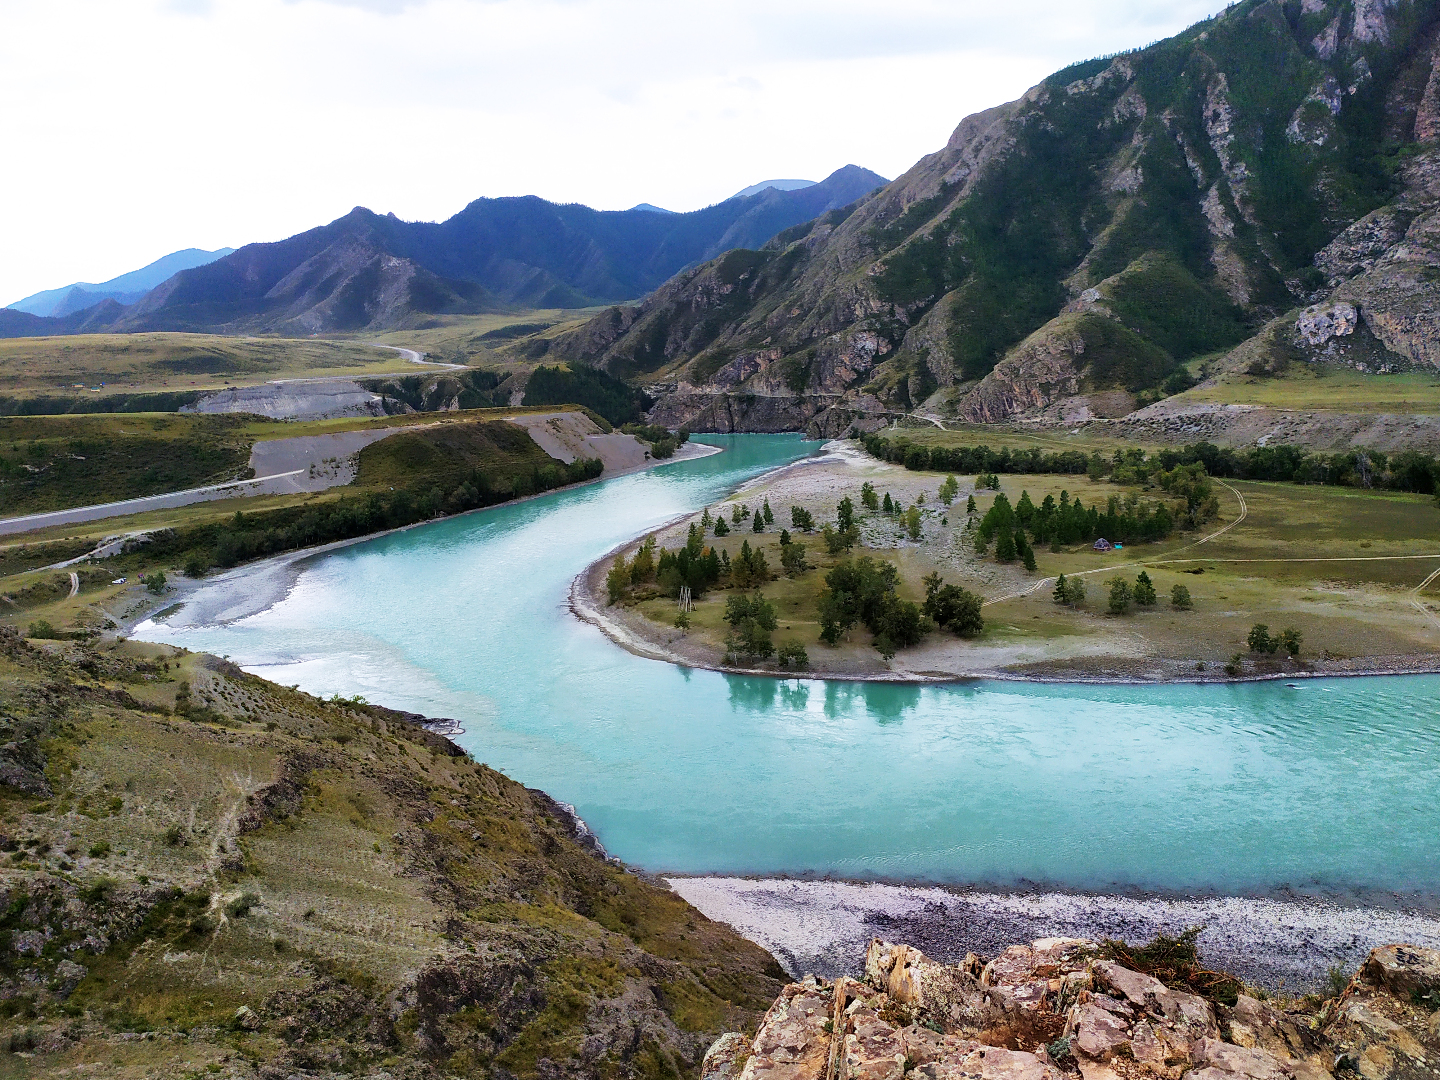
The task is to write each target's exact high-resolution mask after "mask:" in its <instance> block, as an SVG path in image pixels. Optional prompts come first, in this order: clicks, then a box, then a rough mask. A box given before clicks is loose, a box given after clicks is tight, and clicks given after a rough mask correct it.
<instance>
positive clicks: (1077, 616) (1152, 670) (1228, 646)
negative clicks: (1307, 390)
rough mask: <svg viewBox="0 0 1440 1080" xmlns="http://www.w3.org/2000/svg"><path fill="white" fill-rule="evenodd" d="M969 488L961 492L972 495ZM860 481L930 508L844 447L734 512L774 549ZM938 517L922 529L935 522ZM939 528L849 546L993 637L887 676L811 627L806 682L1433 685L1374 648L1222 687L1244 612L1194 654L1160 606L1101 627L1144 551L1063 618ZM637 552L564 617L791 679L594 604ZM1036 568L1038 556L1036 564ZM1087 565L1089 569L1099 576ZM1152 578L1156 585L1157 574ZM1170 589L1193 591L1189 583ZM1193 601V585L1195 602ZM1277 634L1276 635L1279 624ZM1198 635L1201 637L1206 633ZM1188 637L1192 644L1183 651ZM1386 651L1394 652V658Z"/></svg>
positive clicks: (772, 476)
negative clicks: (963, 609)
mask: <svg viewBox="0 0 1440 1080" xmlns="http://www.w3.org/2000/svg"><path fill="white" fill-rule="evenodd" d="M973 479H974V478H966V480H967V481H972V482H973ZM867 480H868V481H870V482H871V483H873V484H874V485H875V487H876V488H877V490H880V491H886V492H890V493H891V494H892V495H893V496H894V497H895V498H896V499H897V501H899V502H901V503H905V504H909V503H913V502H914V501H915V500H916V499H918V498H919V497H920V496H921V494H922V493H928V495H929V498H930V505H932V506H934V505H936V504H935V488H936V485H937V483H938V478H937V477H936V476H935V475H934V474H926V473H916V472H910V471H908V470H905V469H902V468H900V467H898V466H894V465H890V464H887V463H885V462H881V461H877V460H875V459H874V458H871V457H870V456H869V455H867V454H865V453H864V452H863V451H861V450H859V449H858V448H857V447H856V446H855V445H854V444H852V443H848V442H841V441H836V442H832V443H829V444H827V445H826V447H825V452H824V453H823V454H822V455H820V456H817V457H814V458H809V459H806V460H804V461H800V462H796V463H794V464H791V465H787V466H784V467H782V468H780V469H776V470H774V471H773V472H770V473H767V474H765V475H763V476H760V477H757V478H756V479H754V480H752V481H750V482H749V483H747V484H746V485H744V486H743V487H742V488H740V489H739V490H738V491H737V492H736V493H735V495H734V496H733V497H732V498H733V500H735V501H742V502H746V503H748V504H751V505H758V504H759V503H760V501H761V500H763V499H768V500H769V501H770V503H771V505H772V507H774V508H775V509H776V513H777V518H776V523H775V525H774V526H772V528H771V530H770V532H769V534H762V536H761V537H758V538H752V539H759V540H765V541H773V539H774V534H776V533H778V531H779V528H780V526H781V525H782V524H788V517H789V514H788V508H789V507H790V506H791V505H799V506H804V507H807V508H808V509H811V510H812V512H814V514H815V517H816V519H817V520H824V519H827V518H830V517H833V515H834V507H835V505H836V503H837V502H838V501H839V500H840V499H841V498H842V497H844V496H845V495H850V496H851V497H852V498H857V500H858V493H859V488H860V485H861V484H862V483H864V482H865V481H867ZM1004 480H1005V483H1006V485H1007V486H1010V485H1011V484H1013V483H1021V482H1029V483H1030V484H1031V486H1032V487H1033V486H1035V481H1036V478H1034V477H1013V478H1012V477H1005V478H1004ZM1060 480H1061V482H1068V483H1070V484H1071V485H1072V486H1075V485H1078V484H1083V483H1084V479H1083V478H1060ZM971 494H977V495H978V496H979V497H980V498H981V499H982V500H983V499H985V498H987V497H988V495H989V493H986V492H979V493H977V492H975V491H974V489H973V488H972V487H968V486H966V485H964V484H962V488H961V491H960V494H959V497H958V499H957V500H956V502H955V504H954V508H953V509H952V510H951V511H950V512H951V513H952V514H954V515H958V516H959V517H960V518H961V519H962V520H963V507H964V505H965V501H966V499H967V497H968V496H969V495H971ZM1017 496H1018V491H1015V492H1011V493H1010V498H1011V499H1012V501H1014V500H1015V499H1016V497H1017ZM1036 501H1037V502H1038V501H1039V499H1038V498H1037V499H1036ZM982 505H983V502H982ZM939 516H940V515H939V514H936V515H934V517H935V518H938V517H939ZM699 517H700V515H699V514H691V515H686V516H684V517H681V518H678V519H676V520H675V521H674V522H672V523H670V524H669V525H667V526H665V527H663V528H661V529H659V530H657V531H656V532H655V533H654V534H652V535H654V536H655V537H656V539H657V542H658V543H659V545H660V546H662V547H669V548H671V549H672V550H673V549H675V548H677V547H679V546H681V545H683V544H684V542H685V536H686V531H687V530H688V528H689V525H690V523H691V522H693V521H696V520H698V519H699ZM938 525H939V523H938V521H934V520H932V521H930V522H929V523H927V525H926V533H925V537H924V539H923V541H922V542H919V543H917V542H914V541H911V540H908V539H906V538H905V537H904V536H902V535H901V534H900V532H899V530H898V528H897V527H896V526H895V525H894V524H893V519H889V520H886V519H883V518H882V519H877V517H876V516H874V515H871V516H869V517H868V518H867V517H865V516H862V519H861V543H862V546H863V548H864V549H866V553H868V554H876V555H879V556H880V557H882V558H888V559H891V560H892V561H894V562H896V563H897V565H898V566H899V567H900V570H901V575H902V578H907V579H911V580H912V589H913V588H914V582H916V581H918V580H919V579H920V578H921V577H922V576H923V575H924V574H926V573H929V572H937V573H940V574H941V575H942V576H943V577H945V578H946V579H947V580H951V581H956V582H957V583H959V584H962V585H963V586H964V587H966V588H968V589H970V590H972V591H974V592H977V593H979V594H980V595H981V596H982V597H985V598H986V599H987V601H988V602H987V605H986V609H985V617H986V619H987V624H988V623H989V622H991V621H994V622H995V623H997V624H998V626H999V632H996V633H992V634H987V635H986V636H985V637H983V638H981V639H978V640H973V641H971V640H962V639H959V638H956V637H955V636H953V635H952V634H949V633H946V632H943V631H937V632H935V633H932V634H930V635H929V636H928V637H927V638H926V639H925V641H924V642H922V643H921V644H920V645H919V646H917V647H915V648H911V649H906V650H904V651H902V652H901V653H899V654H897V655H896V656H895V658H894V659H893V660H892V661H890V662H889V663H886V662H885V661H884V660H883V659H882V658H881V656H880V655H879V654H878V653H877V652H876V651H875V650H874V649H873V648H872V647H870V645H869V643H868V635H867V634H865V633H864V632H863V630H859V631H857V632H856V635H855V636H856V637H857V638H863V639H865V640H861V641H856V642H847V643H842V644H841V645H840V646H838V647H835V648H831V647H827V646H825V645H824V644H821V643H820V642H818V641H817V640H815V636H816V635H815V634H814V633H813V630H814V628H813V627H809V628H807V629H808V630H809V631H811V632H810V634H809V637H808V639H807V638H802V639H801V640H802V643H803V644H804V645H805V646H806V648H807V650H808V652H809V657H810V668H809V670H808V671H807V672H806V674H807V675H808V676H812V677H825V678H839V679H851V680H876V681H904V682H937V681H955V680H965V679H979V678H987V679H1009V680H1025V681H1037V682H1060V683H1074V682H1093V683H1147V682H1222V683H1223V682H1235V681H1256V680H1273V679H1279V680H1298V679H1308V678H1316V677H1327V676H1344V675H1382V674H1384V675H1397V674H1429V673H1435V672H1440V650H1437V651H1436V652H1434V653H1429V654H1426V653H1414V652H1410V651H1405V650H1404V649H1403V646H1404V645H1407V644H1408V642H1407V641H1403V640H1401V641H1391V640H1386V639H1382V638H1378V637H1377V638H1375V639H1374V641H1375V646H1376V647H1374V648H1373V650H1372V651H1371V652H1370V654H1369V655H1361V656H1353V655H1352V656H1338V655H1334V654H1332V653H1328V652H1327V653H1325V654H1323V655H1322V656H1320V657H1313V656H1307V657H1305V658H1304V659H1302V660H1300V661H1298V662H1296V661H1280V660H1272V661H1263V662H1261V663H1258V664H1257V663H1255V662H1254V661H1253V660H1252V661H1250V662H1248V663H1246V664H1245V665H1244V666H1243V669H1242V671H1241V673H1240V674H1239V675H1238V676H1231V675H1229V674H1227V673H1226V672H1225V670H1224V665H1225V662H1226V661H1227V660H1228V659H1229V658H1230V656H1231V654H1232V653H1234V652H1237V651H1241V650H1243V635H1244V632H1245V630H1247V629H1248V626H1249V621H1262V620H1264V619H1266V618H1267V617H1266V616H1265V615H1263V614H1261V615H1259V616H1257V617H1255V618H1253V619H1249V621H1246V620H1247V619H1248V618H1249V613H1247V612H1244V611H1238V610H1237V611H1226V612H1221V613H1219V614H1220V615H1222V616H1224V617H1226V618H1228V619H1229V620H1230V622H1231V623H1232V624H1233V625H1234V626H1235V627H1236V628H1238V629H1237V630H1231V632H1232V633H1237V632H1238V635H1239V637H1240V639H1241V640H1240V641H1239V642H1237V643H1229V642H1224V641H1217V640H1206V639H1204V637H1203V634H1204V631H1201V632H1200V634H1201V639H1199V640H1193V638H1194V635H1195V633H1196V632H1195V631H1194V630H1193V629H1192V628H1193V626H1195V625H1196V624H1193V623H1192V624H1191V626H1190V627H1185V626H1181V628H1180V629H1178V630H1176V629H1174V626H1175V623H1174V620H1173V616H1172V614H1171V613H1169V612H1168V610H1166V607H1167V606H1165V605H1162V609H1161V610H1159V611H1155V612H1152V613H1148V614H1144V615H1137V616H1134V617H1130V618H1121V619H1116V618H1113V617H1109V616H1107V615H1106V614H1105V613H1104V602H1103V599H1102V598H1101V597H1100V596H1099V595H1098V594H1099V593H1100V591H1101V588H1102V581H1101V578H1100V577H1099V576H1096V575H1099V574H1105V575H1109V574H1112V573H1129V574H1134V573H1136V571H1137V569H1138V566H1139V563H1138V562H1131V561H1130V560H1131V559H1132V558H1134V559H1138V560H1147V555H1148V554H1150V551H1149V550H1148V549H1141V550H1145V551H1146V553H1145V554H1141V553H1139V551H1136V553H1135V554H1134V555H1132V552H1130V551H1127V552H1124V553H1123V554H1121V553H1115V554H1113V555H1111V556H1108V557H1107V556H1102V555H1099V554H1095V555H1084V556H1080V557H1081V558H1088V559H1090V560H1091V561H1090V562H1088V563H1086V564H1085V569H1084V570H1083V571H1082V572H1083V573H1084V574H1085V575H1087V580H1088V581H1090V582H1091V584H1090V590H1091V593H1090V595H1091V602H1090V605H1089V610H1086V611H1081V612H1074V613H1064V612H1061V611H1059V610H1058V609H1056V608H1055V607H1054V606H1053V605H1052V604H1050V603H1049V592H1050V588H1051V586H1053V582H1054V578H1053V577H1039V578H1038V584H1037V575H1035V574H1029V573H1026V572H1025V571H1024V569H1023V568H1022V567H1021V566H1020V565H1019V563H1011V564H1003V563H999V562H996V561H995V560H993V559H982V558H979V557H977V556H976V555H975V553H974V551H973V550H972V549H971V547H970V546H969V545H968V544H965V543H962V542H960V539H959V537H958V536H956V535H955V530H951V531H950V532H949V533H946V532H945V531H944V530H943V529H941V528H938V527H937V526H938ZM732 536H733V539H732V541H731V543H732V545H733V544H738V542H739V540H740V539H742V538H746V537H749V534H748V531H747V530H746V529H744V528H741V529H740V530H739V531H738V532H735V533H733V534H732ZM639 539H640V538H636V540H634V541H631V542H630V543H628V544H624V545H621V546H620V547H619V548H617V549H615V550H614V551H612V552H610V553H608V554H607V555H606V556H605V557H604V558H602V559H600V560H598V561H596V562H595V563H593V564H592V565H590V566H589V567H587V568H586V569H585V570H584V571H582V572H581V573H580V574H579V575H578V576H577V577H576V578H575V580H574V582H573V583H572V586H571V597H570V606H571V610H572V611H573V612H574V613H575V614H576V615H577V616H578V617H579V618H581V619H583V620H585V621H586V622H589V623H591V624H593V625H595V626H596V627H598V628H599V629H600V630H601V631H602V632H603V633H605V634H606V636H608V637H609V638H610V639H611V640H612V641H614V642H615V643H616V644H617V645H619V646H621V647H622V648H624V649H627V650H629V651H630V652H632V653H635V654H636V655H639V656H645V657H648V658H650V659H654V660H661V661H665V662H669V663H673V664H678V665H682V666H685V667H696V668H704V669H709V670H714V671H726V672H732V673H736V674H758V675H768V676H779V677H791V678H793V677H794V675H793V673H786V672H783V671H780V670H778V669H777V668H776V666H775V665H774V664H763V665H759V666H754V667H745V666H736V665H726V664H724V663H723V662H722V660H723V646H722V645H721V644H720V641H719V638H718V636H717V634H716V633H714V632H711V633H709V634H706V633H704V632H700V631H692V632H690V633H684V634H682V633H681V632H680V631H679V630H676V629H674V628H673V627H671V626H669V625H667V624H665V623H663V622H660V621H657V618H656V617H655V616H656V612H655V611H653V610H652V611H651V612H650V613H649V614H648V615H647V614H646V613H645V612H644V611H642V610H640V608H639V607H626V606H623V605H613V606H612V605H610V604H609V602H608V594H607V590H606V574H607V573H608V570H609V567H610V565H611V563H612V562H613V560H614V557H615V556H616V555H617V554H618V553H620V552H625V553H626V554H627V555H628V554H632V553H633V549H634V548H635V547H636V546H637V545H638V543H639ZM797 539H800V540H802V541H804V542H805V543H806V544H807V545H809V546H810V549H811V551H815V550H816V541H817V540H818V538H817V537H814V536H810V537H805V536H798V535H797ZM1172 547H1173V545H1172ZM1196 548H1197V545H1195V544H1193V543H1191V544H1189V545H1188V547H1187V548H1181V549H1179V550H1180V551H1182V552H1186V551H1190V550H1191V549H1196ZM1202 553H1203V554H1207V555H1208V554H1210V553H1215V554H1217V555H1218V554H1221V552H1220V550H1219V545H1218V544H1215V545H1212V546H1210V547H1207V548H1204V549H1203V551H1202ZM773 554H774V553H773V552H772V556H773ZM1157 554H1159V555H1160V556H1162V557H1165V556H1167V555H1168V554H1174V551H1171V552H1169V553H1167V552H1164V551H1160V552H1158V553H1157ZM732 557H733V552H732ZM1047 557H1048V553H1047V555H1046V556H1042V558H1047ZM1074 557H1075V556H1071V558H1074ZM777 561H778V558H776V557H772V558H771V565H772V568H775V566H776V563H777ZM1096 561H1100V565H1099V566H1098V567H1097V566H1096V565H1095V562H1096ZM1221 561H1223V560H1221ZM1146 564H1147V565H1149V566H1150V567H1151V570H1152V573H1156V572H1155V570H1154V565H1155V564H1154V563H1153V562H1149V561H1148V560H1147V561H1146ZM1187 565H1189V564H1188V563H1187ZM1127 568H1128V569H1127ZM1211 569H1212V570H1213V569H1214V567H1213V566H1212V568H1211ZM1043 572H1044V566H1043V564H1042V573H1043ZM811 573H816V571H811ZM1156 576H1157V577H1158V576H1159V575H1158V573H1156ZM1180 580H1182V581H1187V582H1195V581H1196V579H1194V578H1190V577H1185V578H1181V579H1180ZM1207 581H1208V579H1207ZM1161 588H1162V591H1165V590H1168V588H1169V586H1168V584H1163V583H1162V585H1161ZM1198 589H1199V586H1198V585H1196V591H1197V592H1198ZM1217 591H1218V590H1217ZM1226 599H1227V597H1225V596H1223V595H1221V596H1220V597H1219V600H1222V601H1223V600H1226ZM1351 601H1352V597H1350V596H1345V597H1343V598H1342V599H1341V600H1340V601H1337V603H1336V608H1337V610H1340V609H1342V608H1344V607H1345V606H1347V605H1349V606H1351V607H1353V604H1352V603H1351ZM651 606H652V607H654V606H655V605H653V604H652V605H651ZM1217 606H1221V607H1225V606H1229V605H1228V604H1219V605H1217ZM1392 608H1393V610H1391V611H1377V612H1376V613H1375V615H1374V617H1373V618H1372V621H1381V622H1383V620H1384V619H1385V618H1387V617H1394V616H1396V615H1398V616H1399V617H1402V618H1408V619H1410V620H1412V621H1415V622H1418V623H1421V624H1422V625H1423V617H1419V618H1417V616H1416V612H1415V611H1414V609H1413V608H1412V607H1411V606H1410V605H1408V604H1397V605H1392ZM1041 619H1046V620H1049V621H1050V623H1051V625H1050V626H1048V627H1047V628H1046V629H1045V630H1043V631H1039V630H1031V626H1032V625H1033V623H1034V622H1035V621H1037V620H1041ZM1057 619H1068V622H1062V623H1060V624H1059V625H1055V621H1056V620H1057ZM1161 620H1166V621H1164V622H1162V621H1161ZM783 621H784V620H783V619H782V622H783ZM1275 621H1276V623H1277V626H1278V620H1275ZM1200 625H1205V624H1200ZM786 629H788V628H786V627H783V626H782V628H781V632H778V633H777V634H776V640H777V641H782V640H784V639H785V638H786V637H787V636H794V635H787V634H786V633H785V632H784V631H785V630H786ZM1206 629H1212V630H1213V629H1214V626H1213V624H1212V625H1209V626H1207V627H1206ZM1357 630H1359V631H1362V632H1363V630H1364V626H1363V625H1360V626H1358V627H1357ZM1187 633H1188V634H1190V635H1191V639H1187V637H1186V634H1187ZM1394 645H1400V646H1402V648H1393V646H1394Z"/></svg>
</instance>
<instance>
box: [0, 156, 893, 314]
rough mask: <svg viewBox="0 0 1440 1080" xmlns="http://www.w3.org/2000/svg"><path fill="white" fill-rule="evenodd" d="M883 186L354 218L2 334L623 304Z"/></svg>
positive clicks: (499, 203) (865, 178) (861, 175)
mask: <svg viewBox="0 0 1440 1080" xmlns="http://www.w3.org/2000/svg"><path fill="white" fill-rule="evenodd" d="M885 183H886V180H885V178H884V177H882V176H878V175H876V174H875V173H873V172H870V171H869V170H868V169H862V168H859V167H858V166H855V165H847V166H845V167H844V168H842V169H838V170H836V171H835V172H834V173H832V174H831V175H830V176H828V177H827V178H826V179H825V180H823V181H822V182H820V183H818V184H811V185H808V186H806V187H804V188H799V189H794V190H781V189H779V188H777V187H774V186H773V182H772V183H771V186H765V187H764V188H763V190H761V191H759V192H757V193H756V194H754V195H746V196H736V197H733V198H730V199H727V200H725V201H724V202H721V203H717V204H715V205H714V206H708V207H705V208H704V209H701V210H695V211H693V212H690V213H686V214H675V213H657V212H656V211H655V209H653V208H649V207H645V208H639V207H637V208H634V209H631V210H619V211H599V210H592V209H591V208H589V207H587V206H581V205H578V204H568V205H562V204H557V203H552V202H547V201H546V200H544V199H540V198H536V197H534V196H525V197H519V198H504V199H477V200H476V201H474V202H472V203H471V204H470V205H469V206H467V207H465V209H463V210H462V211H460V212H459V213H458V214H456V215H455V216H454V217H452V218H450V219H448V220H447V221H444V222H439V223H432V222H407V221H401V220H400V219H399V218H397V217H396V216H395V215H393V214H388V215H383V216H382V215H380V214H376V213H373V212H371V211H369V210H366V209H364V208H363V207H356V208H355V209H354V210H352V211H351V212H350V213H349V214H346V215H345V216H344V217H342V218H339V219H337V220H336V221H332V222H331V223H330V224H328V225H323V226H321V227H319V228H316V229H311V230H310V231H308V232H304V233H300V234H298V235H296V236H292V237H290V238H289V239H286V240H281V241H279V242H277V243H270V244H249V245H246V246H245V247H242V248H240V249H239V250H238V251H235V252H233V253H231V254H229V255H226V256H225V257H224V258H221V259H217V260H216V261H214V262H211V263H209V264H207V265H205V266H200V267H195V268H193V269H188V270H183V271H181V272H180V273H177V274H175V275H174V276H172V277H170V278H168V279H167V280H166V281H164V282H163V283H162V284H160V285H159V286H158V287H156V288H154V289H152V290H151V291H150V292H148V293H147V294H146V295H144V296H143V297H142V298H141V299H139V300H138V302H136V303H134V304H131V305H129V306H125V307H122V306H120V305H119V304H118V303H116V302H115V301H113V300H112V301H106V302H105V304H104V305H102V306H99V307H95V308H90V309H87V310H85V311H80V312H75V313H72V314H69V315H67V316H65V317H64V318H61V319H39V318H37V317H35V316H33V315H28V314H24V313H21V312H16V311H3V312H0V335H4V336H17V335H34V334H46V333H74V332H79V331H82V330H83V331H95V330H110V331H157V330H172V331H205V332H212V333H237V332H246V333H251V332H256V331H269V332H278V333H282V334H285V333H289V334H314V333H324V332H327V331H344V330H378V329H393V328H396V327H403V326H413V325H417V324H419V323H421V322H423V321H425V320H426V319H428V318H429V317H431V316H434V315H437V314H447V313H472V312H480V311H485V310H494V309H496V308H509V307H585V306H590V305H595V304H602V303H607V302H614V301H622V300H633V299H636V298H638V297H640V296H643V295H644V294H645V293H647V292H649V291H651V290H652V289H654V288H655V287H656V286H657V285H660V284H661V283H662V282H664V281H665V280H667V279H668V278H670V277H671V276H672V275H674V274H675V273H676V272H677V271H679V270H681V269H683V268H684V267H687V266H690V265H692V264H695V263H698V262H702V261H704V260H706V259H710V258H713V257H715V256H716V255H718V254H720V253H722V252H724V251H727V250H729V249H731V248H735V247H758V246H760V245H761V244H763V243H764V242H765V241H766V240H768V239H769V238H770V237H771V236H774V235H775V233H777V232H779V231H780V230H782V229H785V228H789V227H791V226H793V225H796V224H798V223H800V222H804V221H809V220H811V219H812V218H814V217H815V216H816V215H817V214H822V213H825V212H827V211H829V210H831V209H834V208H837V207H840V206H845V205H848V204H850V203H853V202H854V201H855V200H857V199H859V198H861V197H862V196H864V195H866V194H868V193H869V192H870V191H873V190H874V189H875V188H877V187H880V186H883V185H884V184H885Z"/></svg>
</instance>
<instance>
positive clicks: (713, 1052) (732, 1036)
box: [700, 1031, 750, 1080]
mask: <svg viewBox="0 0 1440 1080" xmlns="http://www.w3.org/2000/svg"><path fill="white" fill-rule="evenodd" d="M749 1056H750V1040H749V1039H747V1038H746V1037H745V1036H744V1035H742V1034H740V1032H738V1031H727V1032H726V1033H725V1034H724V1035H721V1036H720V1038H718V1039H716V1040H715V1041H714V1043H712V1044H711V1046H710V1049H709V1050H707V1051H705V1060H704V1061H703V1062H701V1064H700V1080H731V1078H732V1077H734V1076H736V1075H737V1074H738V1072H739V1070H740V1069H742V1068H744V1061H743V1059H744V1058H747V1057H749Z"/></svg>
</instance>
